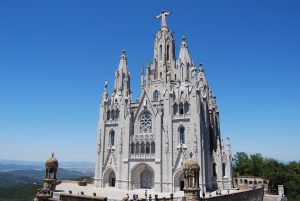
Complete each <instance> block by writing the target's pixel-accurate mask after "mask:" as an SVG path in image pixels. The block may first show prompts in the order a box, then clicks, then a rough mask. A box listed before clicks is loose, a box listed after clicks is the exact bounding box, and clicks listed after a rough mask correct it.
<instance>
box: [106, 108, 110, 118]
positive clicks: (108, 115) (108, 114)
mask: <svg viewBox="0 0 300 201" xmlns="http://www.w3.org/2000/svg"><path fill="white" fill-rule="evenodd" d="M106 119H107V120H109V119H110V111H109V110H108V111H107V116H106Z"/></svg>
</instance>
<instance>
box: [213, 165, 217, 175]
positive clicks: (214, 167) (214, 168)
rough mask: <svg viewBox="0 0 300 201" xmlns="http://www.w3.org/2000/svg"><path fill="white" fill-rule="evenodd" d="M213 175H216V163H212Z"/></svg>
mask: <svg viewBox="0 0 300 201" xmlns="http://www.w3.org/2000/svg"><path fill="white" fill-rule="evenodd" d="M213 176H217V171H216V163H213Z"/></svg>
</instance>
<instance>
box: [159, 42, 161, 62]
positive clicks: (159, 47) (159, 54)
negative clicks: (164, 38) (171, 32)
mask: <svg viewBox="0 0 300 201" xmlns="http://www.w3.org/2000/svg"><path fill="white" fill-rule="evenodd" d="M159 60H162V45H159Z"/></svg>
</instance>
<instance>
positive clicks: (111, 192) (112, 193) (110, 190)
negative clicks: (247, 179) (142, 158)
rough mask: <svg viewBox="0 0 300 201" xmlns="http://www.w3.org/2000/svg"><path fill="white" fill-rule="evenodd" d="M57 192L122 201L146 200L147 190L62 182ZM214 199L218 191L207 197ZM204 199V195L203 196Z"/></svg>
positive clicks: (176, 196)
mask: <svg viewBox="0 0 300 201" xmlns="http://www.w3.org/2000/svg"><path fill="white" fill-rule="evenodd" d="M56 190H57V191H58V193H59V192H66V193H68V192H69V190H71V191H72V193H73V194H80V193H81V192H84V194H85V195H93V193H96V194H97V195H98V196H103V197H107V199H109V200H122V198H124V197H126V196H127V193H128V194H129V197H130V199H132V198H133V194H138V197H139V198H145V189H135V190H129V191H127V190H120V189H116V188H114V187H106V188H96V186H94V185H93V184H88V185H87V186H79V185H78V183H77V182H74V181H70V182H68V181H62V183H61V184H59V185H57V187H56ZM235 192H237V190H230V191H229V193H235ZM221 193H222V195H225V194H228V190H222V191H221ZM150 194H151V196H152V198H153V199H154V195H156V194H157V195H158V197H159V198H162V197H166V198H169V197H170V194H171V192H169V193H168V192H167V193H160V192H155V191H154V190H152V189H147V195H148V196H149V195H150ZM183 195H184V193H183V191H178V192H176V193H174V198H178V199H179V200H181V198H182V197H183ZM210 196H212V197H214V196H217V195H216V191H214V192H211V193H206V195H205V197H210ZM201 197H202V195H201Z"/></svg>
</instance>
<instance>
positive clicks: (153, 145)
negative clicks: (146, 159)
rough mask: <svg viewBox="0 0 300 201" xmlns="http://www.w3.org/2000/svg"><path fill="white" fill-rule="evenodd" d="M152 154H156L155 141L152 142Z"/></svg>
mask: <svg viewBox="0 0 300 201" xmlns="http://www.w3.org/2000/svg"><path fill="white" fill-rule="evenodd" d="M151 154H155V143H154V142H152V143H151Z"/></svg>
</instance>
